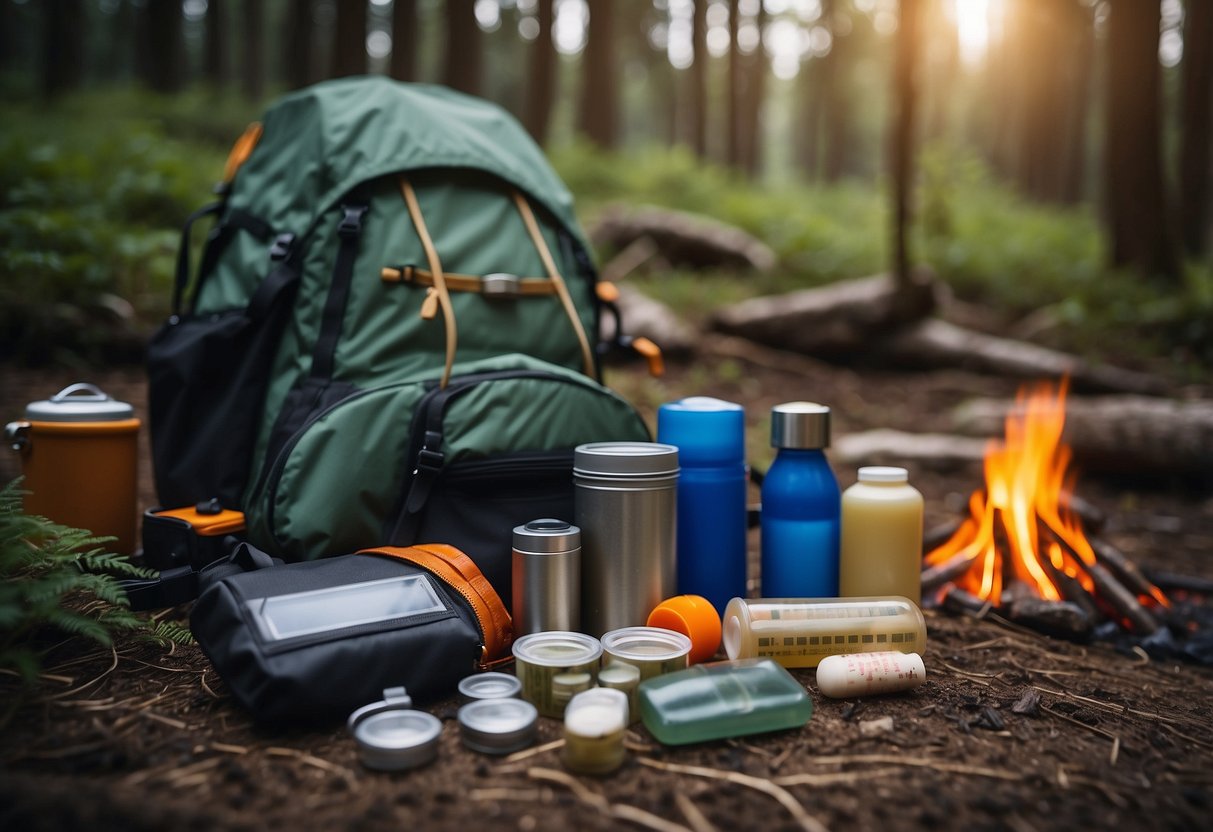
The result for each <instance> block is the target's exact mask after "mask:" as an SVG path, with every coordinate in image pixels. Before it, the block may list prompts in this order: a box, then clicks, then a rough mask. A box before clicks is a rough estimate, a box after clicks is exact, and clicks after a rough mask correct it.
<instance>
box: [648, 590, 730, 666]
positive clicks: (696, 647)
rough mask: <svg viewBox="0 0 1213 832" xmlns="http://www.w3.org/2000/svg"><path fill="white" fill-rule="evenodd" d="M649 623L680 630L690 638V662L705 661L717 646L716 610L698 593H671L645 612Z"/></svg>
mask: <svg viewBox="0 0 1213 832" xmlns="http://www.w3.org/2000/svg"><path fill="white" fill-rule="evenodd" d="M646 623H647V624H648V625H649V626H650V627H661V628H663V629H666V630H673V631H674V632H677V633H682V634H683V635H685V636H688V637H689V638H690V639H691V653H690V655H689V656H688V657H687V658H688V660H689V661H690V663H691V664H697V663H699V662H704V661H707V660H708V659H710V658H712V657H713V656H715V655H716V651H717V650H719V649H720V614H719V613H717V612H716V608H715V607H713V606H712V602H711V601H709V600H708V599H707V598H704V597H703V596H702V595H675V596H674V597H673V598H667V599H665V600H664V601H662V602H661V603H660V604H658V605H657V607H656V608H655V609H654V610H653V611H652V612H651V613H649V620H648V621H647V622H646Z"/></svg>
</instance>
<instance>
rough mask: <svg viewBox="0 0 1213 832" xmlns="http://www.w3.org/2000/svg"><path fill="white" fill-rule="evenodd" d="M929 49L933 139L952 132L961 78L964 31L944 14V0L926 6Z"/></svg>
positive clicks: (930, 134) (927, 124)
mask: <svg viewBox="0 0 1213 832" xmlns="http://www.w3.org/2000/svg"><path fill="white" fill-rule="evenodd" d="M926 16H927V23H926V28H927V33H928V35H927V37H928V38H929V40H930V45H929V46H928V47H927V52H928V53H931V54H933V57H934V59H933V60H932V61H931V62H930V64H931V65H930V72H929V73H928V78H927V81H926V87H927V89H928V90H929V96H928V98H929V101H930V111H929V113H927V114H925V115H924V117H923V121H924V122H925V125H924V127H925V131H926V135H927V136H928V137H930V138H931V139H948V138H951V136H952V124H953V113H954V111H955V106H954V103H953V99H954V98H955V89H956V81H957V79H958V78H960V34H959V32H958V31H957V28H956V26H954V25H952V24H950V23H949V22H948V20H947V18H946V16H945V14H944V0H931V3H930V4H929V5H928V6H927V9H926Z"/></svg>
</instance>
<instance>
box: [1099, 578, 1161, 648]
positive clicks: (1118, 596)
mask: <svg viewBox="0 0 1213 832" xmlns="http://www.w3.org/2000/svg"><path fill="white" fill-rule="evenodd" d="M1083 569H1084V570H1085V571H1086V573H1087V574H1088V575H1090V576H1091V580H1092V581H1093V582H1094V584H1095V597H1096V598H1098V599H1099V600H1101V601H1103V602H1104V603H1106V604H1107V605H1108V606H1109V607H1111V608H1112V609H1113V610H1114V611H1115V612H1116V614H1117V615H1118V616H1119V618H1121V619H1123V620H1125V621H1128V622H1129V627H1130V629H1132V630H1133V632H1135V633H1137V634H1139V635H1143V636H1148V635H1151V634H1152V633H1156V632H1158V620H1157V619H1156V618H1154V616H1153V615H1151V614H1150V612H1149V611H1148V610H1147V609H1146V608H1145V607H1143V606H1142V605H1141V604H1140V603H1139V602H1138V600H1137V596H1135V595H1134V594H1133V593H1132V592H1129V590H1127V589H1125V587H1124V585H1123V584H1122V583H1121V582H1120V581H1118V580H1116V579H1115V578H1114V577H1112V573H1111V572H1109V571H1108V570H1107V569H1105V568H1104V567H1103V565H1102V564H1099V563H1094V564H1083Z"/></svg>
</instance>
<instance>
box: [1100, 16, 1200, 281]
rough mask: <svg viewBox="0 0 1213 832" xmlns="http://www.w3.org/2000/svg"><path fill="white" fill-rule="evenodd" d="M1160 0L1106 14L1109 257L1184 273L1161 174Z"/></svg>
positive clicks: (1150, 269) (1147, 270)
mask: <svg viewBox="0 0 1213 832" xmlns="http://www.w3.org/2000/svg"><path fill="white" fill-rule="evenodd" d="M1160 22H1161V11H1160V7H1159V3H1158V0H1110V2H1109V14H1108V38H1107V41H1108V42H1107V47H1108V86H1107V100H1108V104H1107V107H1108V109H1107V123H1106V128H1107V134H1106V135H1107V138H1106V149H1105V160H1104V161H1105V164H1106V166H1107V183H1108V231H1109V234H1110V236H1111V243H1112V251H1111V263H1112V265H1113V266H1115V267H1123V266H1133V267H1135V268H1136V269H1137V270H1138V271H1140V272H1141V273H1143V274H1145V275H1147V276H1151V277H1162V278H1165V279H1167V280H1168V281H1169V282H1172V283H1177V282H1178V281H1179V280H1180V277H1181V275H1180V268H1179V258H1178V254H1177V252H1176V249H1175V246H1174V244H1173V242H1172V239H1171V233H1170V226H1169V224H1168V215H1167V200H1166V190H1165V183H1164V182H1163V177H1162V146H1161V145H1162V143H1161V136H1160V132H1161V100H1160V74H1161V73H1160V71H1159V63H1158V31H1159V25H1160Z"/></svg>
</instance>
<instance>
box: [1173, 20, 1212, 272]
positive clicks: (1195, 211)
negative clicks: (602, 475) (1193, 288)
mask: <svg viewBox="0 0 1213 832" xmlns="http://www.w3.org/2000/svg"><path fill="white" fill-rule="evenodd" d="M1184 8H1185V11H1186V14H1187V20H1185V21H1184V56H1183V115H1182V119H1183V121H1182V130H1183V147H1182V148H1181V151H1180V153H1181V156H1180V162H1179V183H1180V184H1179V222H1180V228H1181V229H1182V234H1183V243H1184V250H1185V251H1186V252H1187V253H1188V254H1191V255H1192V256H1193V257H1201V256H1203V255H1204V253H1205V251H1206V250H1207V249H1206V245H1207V241H1208V233H1209V173H1210V171H1209V159H1210V156H1209V145H1210V143H1211V142H1213V136H1211V135H1210V129H1209V128H1210V124H1209V122H1210V118H1209V116H1210V108H1211V107H1213V4H1210V3H1208V2H1203V3H1202V2H1200V0H1196V1H1195V2H1189V3H1187V4H1185V6H1184Z"/></svg>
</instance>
